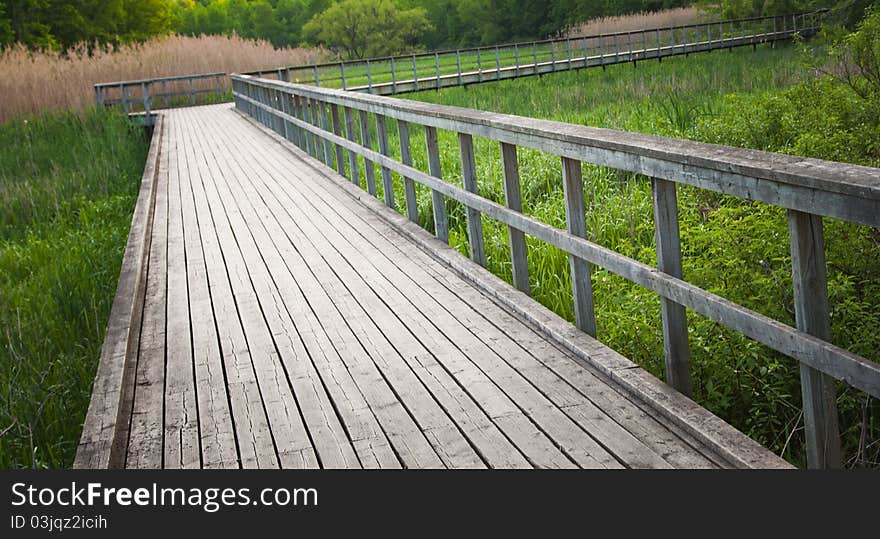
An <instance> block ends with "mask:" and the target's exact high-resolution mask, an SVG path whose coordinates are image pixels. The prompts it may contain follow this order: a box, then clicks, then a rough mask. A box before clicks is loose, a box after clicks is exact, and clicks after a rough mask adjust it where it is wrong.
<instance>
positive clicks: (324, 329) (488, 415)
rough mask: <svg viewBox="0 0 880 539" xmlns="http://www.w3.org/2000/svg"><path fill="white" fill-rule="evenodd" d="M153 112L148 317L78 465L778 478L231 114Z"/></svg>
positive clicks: (706, 419) (754, 453)
mask: <svg viewBox="0 0 880 539" xmlns="http://www.w3.org/2000/svg"><path fill="white" fill-rule="evenodd" d="M161 116H162V121H161V122H160V124H159V126H158V127H157V129H158V130H160V133H158V134H157V136H155V137H154V146H157V145H158V147H157V148H155V147H154V149H153V152H152V153H151V158H153V159H155V163H156V166H155V167H154V169H150V165H149V163H148V174H150V175H152V177H153V178H154V182H153V184H152V189H153V192H152V195H153V197H152V204H153V205H152V207H149V206H147V207H146V210H144V206H143V204H144V192H142V196H141V200H140V201H139V208H138V211H137V212H136V215H135V223H134V226H133V229H132V237H135V235H136V234H142V235H143V238H144V240H145V243H144V245H143V248H142V251H143V254H144V256H143V257H142V262H141V264H140V265H141V266H142V267H141V269H140V270H138V269H137V266H132V267H131V268H128V267H124V268H123V276H122V278H121V280H120V292H119V295H118V296H117V302H122V303H124V304H125V305H129V304H130V305H132V310H131V315H132V316H131V320H133V321H134V322H132V323H131V324H130V327H128V326H126V327H127V328H128V329H127V330H126V331H125V332H122V333H119V332H117V330H116V329H114V328H116V327H117V326H118V327H122V326H124V325H125V324H127V323H128V322H127V321H122V322H120V321H118V320H111V322H110V328H109V329H108V337H107V338H108V341H110V340H113V339H117V340H122V341H124V342H123V343H122V344H119V345H118V346H117V345H115V344H114V343H112V342H108V343H107V344H105V354H104V356H102V362H101V367H100V369H99V373H98V379H97V381H96V386H95V395H94V396H93V398H92V403H91V407H90V410H89V417H88V418H87V420H86V425H85V428H84V432H83V438H82V441H81V445H80V448H79V452H78V455H77V460H76V466H78V467H104V466H110V467H127V468H238V467H243V468H278V467H283V468H487V467H488V468H531V467H550V468H576V467H580V468H630V467H632V468H682V467H684V468H714V467H729V466H744V465H752V466H765V467H766V466H786V464H785V463H784V461H782V460H780V459H778V458H777V457H775V456H774V455H772V454H771V453H769V452H768V451H766V450H765V449H763V448H762V447H760V446H759V445H757V444H756V443H754V442H752V441H751V440H749V439H748V438H746V437H745V436H744V435H742V434H740V433H738V432H737V431H735V430H733V429H732V428H731V427H729V426H728V425H726V424H724V423H723V422H721V421H720V420H719V419H717V418H715V417H714V416H712V415H711V414H709V413H708V412H706V411H705V410H703V409H702V408H699V407H698V406H696V405H695V404H693V403H692V402H691V401H689V400H687V399H686V398H684V397H682V396H680V395H679V394H677V393H675V392H673V391H671V390H664V389H662V388H664V387H665V386H664V385H663V384H662V383H660V382H659V381H657V382H656V384H655V386H656V387H655V389H656V395H655V397H654V400H655V402H653V404H652V403H651V402H649V401H650V399H647V401H646V398H645V396H644V395H642V396H641V397H639V396H636V395H632V394H629V393H628V392H627V391H624V390H623V389H622V388H621V387H619V386H618V384H616V383H615V382H614V381H612V380H611V379H610V378H609V377H608V376H607V375H605V374H604V373H601V372H600V371H599V370H598V369H594V368H592V367H591V366H590V364H589V362H588V361H584V359H583V357H579V355H578V354H577V353H575V350H573V348H572V346H574V347H575V348H577V349H579V350H581V351H582V352H583V350H586V351H587V352H588V353H589V354H592V355H594V356H597V357H598V356H603V357H606V358H607V357H611V358H614V357H615V356H616V354H615V353H614V352H613V351H611V350H609V349H607V348H605V347H604V346H602V345H601V344H599V343H597V342H596V341H594V340H593V339H591V338H590V337H588V336H587V335H586V334H583V333H581V332H574V333H575V334H576V336H575V337H573V338H572V340H571V342H569V343H566V344H563V343H562V342H560V341H557V340H555V339H552V338H550V337H548V336H547V332H545V331H540V328H536V327H535V326H534V324H533V323H532V322H529V321H527V320H526V319H525V318H524V317H522V316H520V315H517V314H515V313H514V312H512V310H510V309H508V308H505V307H503V306H501V305H500V304H499V303H497V302H496V301H494V300H493V299H492V294H490V293H488V290H487V289H485V288H484V287H480V286H478V285H477V283H475V282H474V281H473V279H465V278H464V276H463V275H462V274H461V272H459V271H456V270H454V269H453V268H451V267H450V265H449V264H448V263H444V257H446V258H448V257H449V256H455V257H458V258H460V259H461V260H462V261H464V262H468V261H467V260H466V259H464V258H463V257H460V256H459V255H458V254H457V253H450V252H449V251H451V249H449V248H448V247H445V246H444V248H445V249H446V251H444V252H442V253H440V250H441V247H439V246H438V247H436V249H437V252H432V248H431V245H433V244H438V245H439V242H437V241H436V240H433V239H431V238H430V236H429V235H428V234H427V233H424V232H419V231H416V232H414V231H412V230H404V227H402V226H398V225H396V224H395V223H396V222H397V221H396V220H395V219H396V214H394V213H393V212H392V211H391V210H387V209H384V208H382V207H381V206H379V205H378V204H374V205H370V204H368V203H365V202H363V201H360V200H358V196H359V194H362V193H361V192H360V191H359V190H357V189H356V188H354V187H353V186H352V185H351V184H350V183H347V182H346V180H345V179H344V178H342V177H341V176H338V175H336V173H334V172H333V171H332V170H330V169H329V168H327V167H325V166H324V165H322V164H320V163H318V162H317V161H315V160H313V159H312V158H310V157H308V156H307V155H306V154H304V153H303V152H301V151H300V150H298V149H296V148H295V147H294V146H292V145H290V144H288V143H286V142H282V141H281V139H280V138H278V137H276V136H274V135H272V134H269V133H268V132H267V131H265V130H264V129H263V128H261V127H258V126H257V125H256V124H254V123H252V122H251V121H249V120H246V119H245V118H244V117H242V116H241V115H240V114H238V113H236V112H235V111H234V109H233V108H232V107H231V106H230V105H214V106H207V107H193V108H184V109H176V110H169V111H164V112H162V113H161ZM156 141H158V142H156ZM146 176H147V175H146V174H145V177H146ZM144 211H145V212H146V213H144ZM138 212H140V213H138ZM150 215H152V218H151V219H150V218H149V216H150ZM401 219H402V220H403V221H404V222H405V219H403V218H402V217H401ZM139 223H142V224H144V225H145V226H143V227H141V225H140V224H139ZM419 233H421V234H423V235H424V238H423V240H424V241H414V240H413V237H414V236H413V235H415V236H418V234H419ZM432 242H434V243H432ZM129 248H130V250H131V249H134V248H133V247H132V240H130V241H129ZM132 252H134V251H132ZM438 253H439V255H438ZM131 260H132V259H130V258H129V256H128V255H127V258H126V264H129V263H130V262H131ZM129 270H131V272H130V271H129ZM136 271H142V278H141V279H140V281H137V280H136V279H135V280H131V279H133V277H132V275H133V273H132V272H136ZM480 271H482V270H480ZM484 273H485V272H484ZM485 275H486V277H485V279H486V280H487V281H486V282H490V283H492V286H495V287H496V289H497V288H498V287H501V290H502V292H503V293H509V294H511V295H515V294H519V295H521V296H522V301H523V303H524V304H525V305H531V307H528V308H530V309H534V312H536V313H538V315H539V316H545V317H549V315H548V314H547V313H546V312H545V311H544V310H542V309H543V308H541V307H540V306H539V305H538V304H537V303H535V302H533V301H532V300H530V299H528V298H527V297H526V296H525V295H524V294H522V293H521V292H518V291H516V290H515V289H514V288H512V287H510V286H508V285H507V284H506V283H501V281H500V280H498V279H495V278H494V277H492V276H491V275H489V274H488V273H486V274H485ZM132 283H138V284H136V285H132ZM126 290H129V291H131V292H133V293H132V294H129V293H128V292H126ZM127 296H130V297H127ZM138 298H140V300H138ZM120 312H122V313H128V310H127V309H126V310H122V309H117V305H116V304H114V313H113V316H114V317H118V316H119V314H120ZM126 316H128V314H126ZM117 322H118V323H119V324H122V326H120V325H119V324H117ZM557 322H562V321H561V320H558V319H557ZM115 324H116V325H115ZM120 347H121V348H120ZM108 348H111V349H125V350H127V351H126V352H124V353H121V352H116V353H114V352H112V351H111V352H108V351H107V349H108ZM581 355H583V354H581ZM619 360H620V361H625V360H624V359H623V358H619ZM631 370H632V372H635V371H636V370H638V371H640V369H638V368H637V367H635V366H632V369H631ZM652 383H653V382H652ZM652 387H654V386H652ZM658 402H659V403H662V406H665V413H660V412H658ZM662 406H661V407H662ZM670 416H671V417H673V418H674V417H676V416H677V417H678V421H673V420H671V419H670ZM682 418H683V419H682ZM682 425H684V427H683V426H682ZM688 425H697V427H696V428H697V429H703V430H705V431H710V432H711V433H713V434H712V436H713V437H714V438H713V439H714V440H723V441H722V442H718V443H706V441H705V439H703V440H700V439H698V437H697V436H694V435H693V434H692V433H691V432H689V428H687V426H688ZM690 430H693V428H691V429H690ZM725 444H727V446H725Z"/></svg>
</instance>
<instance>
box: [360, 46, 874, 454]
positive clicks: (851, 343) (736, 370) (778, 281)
mask: <svg viewBox="0 0 880 539" xmlns="http://www.w3.org/2000/svg"><path fill="white" fill-rule="evenodd" d="M810 76H811V73H810V72H809V71H808V69H807V68H806V67H804V66H803V65H802V64H801V63H800V62H799V61H798V55H797V52H796V51H795V50H794V49H793V48H790V47H783V48H777V49H771V48H759V49H758V50H757V51H756V52H753V51H751V50H744V49H739V50H734V51H732V52H728V51H716V52H713V53H709V54H699V55H691V56H690V57H689V58H683V57H680V58H669V59H665V60H664V61H663V63H662V64H660V63H658V62H656V61H655V62H643V63H639V64H638V65H637V66H635V67H633V66H632V65H618V66H612V67H609V68H608V69H607V71H603V70H599V69H593V70H583V71H578V72H565V73H558V74H554V75H546V76H544V77H541V78H538V77H531V78H524V79H518V80H511V81H502V82H498V83H489V84H483V85H477V86H471V87H465V88H448V89H443V90H440V91H430V92H422V93H420V94H413V95H412V98H413V99H418V100H422V101H427V102H435V103H442V104H447V105H455V106H462V107H468V108H476V109H482V110H491V111H496V112H503V113H510V114H519V115H526V116H535V117H541V118H547V119H553V120H560V121H564V122H568V123H574V124H582V125H592V126H598V127H609V128H617V129H622V130H627V131H638V132H644V133H653V134H658V135H665V136H672V137H679V138H691V139H696V140H711V141H713V142H721V143H725V142H726V143H730V144H734V143H736V142H737V141H736V140H730V139H725V135H726V134H727V135H729V134H730V133H728V131H727V130H726V129H725V123H724V122H725V121H726V120H724V119H725V118H727V119H729V118H733V117H737V116H738V115H739V114H741V113H742V112H743V111H742V110H739V109H738V107H741V106H742V100H741V99H737V98H735V97H737V96H748V95H753V94H754V95H763V94H765V93H767V92H771V93H772V92H776V91H781V90H782V89H784V88H787V87H789V86H792V85H794V84H796V83H799V82H800V81H802V80H805V79H807V78H808V77H810ZM392 132H393V129H392ZM412 139H413V141H414V148H413V154H414V156H417V157H418V158H417V160H416V164H417V166H419V167H420V168H421V169H422V170H425V169H426V167H427V164H426V163H425V158H424V153H425V148H424V142H423V138H422V136H421V133H420V132H418V131H416V130H414V131H413V134H412ZM475 145H476V146H475V151H476V158H477V173H478V177H479V178H480V186H479V188H480V193H481V194H482V195H483V196H488V197H490V198H492V199H493V200H495V201H497V202H499V203H503V200H504V197H503V183H502V176H501V164H500V156H499V150H498V147H497V143H494V142H492V141H489V140H486V139H477V140H475ZM390 146H391V147H392V148H393V147H395V143H391V144H390ZM440 148H441V152H442V159H441V161H442V165H443V170H444V177H445V178H447V179H449V180H450V181H452V182H454V183H457V184H459V185H460V184H461V180H460V163H459V162H458V144H457V140H456V137H455V134H454V133H447V132H443V133H441V134H440ZM519 158H520V174H521V181H522V189H523V199H524V211H525V212H526V213H527V214H529V215H531V216H533V217H535V218H537V219H539V220H541V221H543V222H546V223H548V224H552V225H554V226H557V227H560V228H565V212H564V205H563V193H562V178H561V170H560V163H559V159H558V158H557V157H554V156H551V155H548V154H543V153H540V152H536V151H529V150H523V149H521V150H520V152H519ZM362 177H363V176H362ZM584 179H585V195H586V199H587V202H586V204H587V208H586V219H587V229H588V235H589V237H590V239H591V240H593V241H596V242H598V243H599V244H601V245H604V246H606V247H610V248H612V249H614V250H616V251H618V252H620V253H622V254H624V255H627V256H630V257H632V258H635V259H637V260H639V261H641V262H644V263H647V264H652V265H653V264H656V255H655V247H654V245H655V244H654V241H655V240H654V223H653V212H652V195H651V188H650V183H649V181H648V180H647V178H643V177H640V176H638V175H634V174H629V173H621V172H619V171H614V170H609V169H606V168H602V167H596V166H592V165H585V168H584ZM395 189H396V190H400V192H399V193H396V197H397V200H403V198H402V197H403V193H402V188H401V186H399V185H396V186H395ZM679 197H680V207H681V210H680V222H681V234H682V246H683V251H684V274H685V278H686V279H688V280H689V281H690V282H692V283H694V284H696V285H698V286H700V287H702V288H705V289H707V290H710V291H712V292H715V293H718V294H720V295H722V296H724V297H726V298H728V299H731V300H732V301H735V302H737V303H740V304H742V305H745V306H747V307H749V308H751V309H754V310H757V311H759V312H761V313H763V314H766V315H767V316H770V317H773V318H776V319H778V320H780V321H783V322H785V323H788V324H790V325H794V312H793V307H792V285H791V265H790V264H791V263H790V257H789V253H788V232H787V226H786V220H785V213H784V211H783V210H781V209H780V208H775V207H772V206H768V205H765V204H759V203H751V202H748V201H743V200H739V199H736V198H733V197H725V196H721V195H717V194H714V193H710V192H707V191H702V190H699V189H696V188H680V189H679ZM419 205H420V211H421V213H422V215H421V219H422V225H423V226H425V227H426V228H428V229H431V228H432V224H433V223H432V217H431V203H430V194H429V193H428V192H427V190H422V191H420V198H419ZM448 205H449V211H450V229H451V230H450V242H451V244H452V245H454V246H455V247H457V248H458V249H459V250H460V251H461V252H462V253H463V254H466V253H467V252H468V246H467V233H466V221H465V215H464V211H463V208H462V207H461V206H460V205H459V204H457V203H454V202H449V203H448ZM825 222H826V249H827V257H828V262H829V293H830V299H831V301H830V302H831V305H832V313H831V315H832V333H833V337H832V339H833V342H835V344H838V345H839V346H842V347H844V348H847V349H849V350H852V351H853V352H855V353H858V354H860V355H863V356H865V357H867V358H869V359H872V360H874V361H880V314H878V313H880V264H878V262H877V260H878V253H880V233H878V231H877V230H875V229H870V228H868V227H862V226H856V225H850V224H846V223H842V222H839V221H836V220H833V219H826V220H825ZM484 227H485V231H484V233H485V237H486V252H487V258H488V267H489V269H490V270H491V271H493V272H494V273H496V274H498V275H500V276H502V277H504V278H506V279H508V280H510V260H509V254H508V246H507V231H506V227H505V226H504V225H501V224H499V223H497V222H494V221H492V220H491V219H484ZM528 247H529V272H530V279H531V286H532V295H533V296H534V297H535V298H536V299H537V300H538V301H540V302H541V303H543V304H544V305H546V306H547V307H549V308H551V309H553V310H554V311H556V312H557V313H558V314H560V315H561V316H563V317H565V318H567V319H569V320H572V319H573V309H572V295H571V284H570V283H571V278H570V274H569V268H568V259H567V255H566V254H565V253H563V252H561V251H560V250H558V249H555V248H553V247H549V246H547V245H545V244H543V243H542V242H539V241H534V240H531V239H529V240H528ZM592 278H593V289H594V296H595V297H594V301H595V305H596V314H597V318H598V326H599V339H600V340H601V341H602V342H604V343H606V344H608V345H609V346H611V347H612V348H614V349H616V350H618V351H620V352H621V353H623V354H624V355H626V356H628V357H630V358H631V359H633V360H634V361H636V362H638V363H639V364H641V365H642V366H643V367H645V368H646V369H648V370H649V371H651V372H652V373H654V374H655V375H656V376H658V377H661V378H662V377H663V376H664V366H663V365H664V363H663V341H662V333H661V329H660V328H661V324H660V304H659V300H658V298H657V296H656V295H655V294H653V293H652V292H649V291H647V290H645V289H643V288H641V287H639V286H636V285H634V284H631V283H629V282H627V281H625V280H624V279H622V278H620V277H617V276H615V275H613V274H611V273H610V272H607V271H604V270H602V269H594V272H593V276H592ZM688 318H689V334H690V344H691V350H692V355H693V369H692V372H693V376H694V383H695V398H696V400H697V401H698V402H700V403H702V404H703V405H705V406H706V407H707V408H709V409H710V410H712V411H713V412H715V413H716V414H718V415H719V416H721V417H722V418H724V419H725V420H727V421H729V422H731V423H732V424H733V425H734V426H736V427H737V428H739V429H741V430H743V431H744V432H746V433H747V434H749V435H750V436H752V437H753V438H755V439H756V440H758V441H759V442H761V443H762V444H765V445H767V446H768V447H770V448H771V449H772V450H774V451H775V452H777V453H778V454H780V455H782V456H784V457H785V458H787V459H789V460H790V461H792V462H794V463H797V464H801V465H803V464H804V463H805V456H804V452H803V443H804V430H803V417H802V414H801V403H800V385H799V382H798V368H797V363H796V361H795V360H792V359H789V358H786V357H784V356H782V355H780V354H778V353H776V352H773V351H771V350H769V349H767V348H765V347H763V346H761V345H759V344H757V343H755V342H754V341H751V340H749V339H747V338H745V337H743V336H742V335H739V334H737V333H736V332H734V331H731V330H728V329H726V328H724V327H723V326H721V325H719V324H716V323H714V322H712V321H710V320H708V319H706V318H703V317H702V316H699V315H696V314H694V313H691V312H689V313H688ZM838 405H839V407H840V412H841V427H842V430H843V440H844V447H845V452H846V462H847V463H848V464H849V465H875V466H876V465H880V404H878V402H877V401H876V400H875V399H868V398H867V397H866V396H865V395H864V394H860V393H859V392H857V391H854V390H852V389H851V388H846V387H845V386H843V385H841V391H840V398H839V399H838Z"/></svg>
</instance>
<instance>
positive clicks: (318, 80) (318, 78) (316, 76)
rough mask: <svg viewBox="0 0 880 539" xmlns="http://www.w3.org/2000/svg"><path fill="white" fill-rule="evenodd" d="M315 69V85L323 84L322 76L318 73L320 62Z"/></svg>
mask: <svg viewBox="0 0 880 539" xmlns="http://www.w3.org/2000/svg"><path fill="white" fill-rule="evenodd" d="M313 69H314V71H315V86H321V78H320V76H319V75H318V64H315V65H314V67H313Z"/></svg>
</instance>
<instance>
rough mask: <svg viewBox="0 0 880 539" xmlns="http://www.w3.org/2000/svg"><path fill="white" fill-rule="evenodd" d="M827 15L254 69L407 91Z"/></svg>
mask: <svg viewBox="0 0 880 539" xmlns="http://www.w3.org/2000/svg"><path fill="white" fill-rule="evenodd" d="M825 13H826V11H824V10H823V11H815V12H809V13H796V14H793V15H779V16H774V17H757V18H751V19H737V20H728V21H718V22H707V23H701V24H689V25H683V26H671V27H665V28H651V29H646V30H635V31H631V32H618V33H613V34H597V35H591V36H583V37H570V38H562V39H550V40H543V41H530V42H525V43H513V44H507V45H497V46H491V47H476V48H468V49H457V50H449V51H437V52H431V53H422V54H411V55H403V56H389V57H384V58H370V59H367V60H356V61H348V62H332V63H324V64H311V65H300V66H290V67H279V68H274V69H267V70H260V71H251V72H248V73H246V74H248V75H254V76H258V77H274V78H277V79H278V80H283V81H288V82H296V83H305V84H314V85H315V86H324V87H331V88H342V89H343V90H352V91H358V92H367V93H372V94H380V95H393V94H402V93H407V92H416V91H420V90H429V89H436V88H444V87H449V86H462V85H467V84H476V83H480V82H489V81H495V80H502V79H511V78H518V77H526V76H532V75H543V74H546V73H554V72H558V71H568V70H572V69H583V68H588V67H605V66H608V65H613V64H619V63H628V62H639V61H641V60H651V59H657V60H662V59H663V58H665V57H669V56H677V55H682V54H684V55H687V54H691V53H695V52H705V51H712V50H716V49H732V48H734V47H742V46H747V45H752V46H753V47H755V46H757V45H758V44H761V43H773V42H776V41H781V40H789V39H792V38H793V37H794V36H796V35H801V36H809V35H811V34H813V33H815V32H816V31H817V29H818V26H819V23H820V21H821V19H822V17H823V16H824V15H825ZM228 91H229V78H228V76H227V74H226V73H206V74H202V75H184V76H179V77H161V78H153V79H143V80H133V81H120V82H107V83H100V84H96V85H95V102H96V103H97V105H98V106H99V107H106V106H116V105H118V106H122V108H124V109H125V111H126V112H129V113H131V112H141V111H143V112H145V113H147V114H146V116H147V118H149V117H150V115H149V113H150V111H151V110H155V109H156V108H159V106H161V107H163V108H168V107H171V106H191V105H197V104H204V103H210V102H218V101H221V100H223V99H224V98H228V93H227V92H228Z"/></svg>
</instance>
